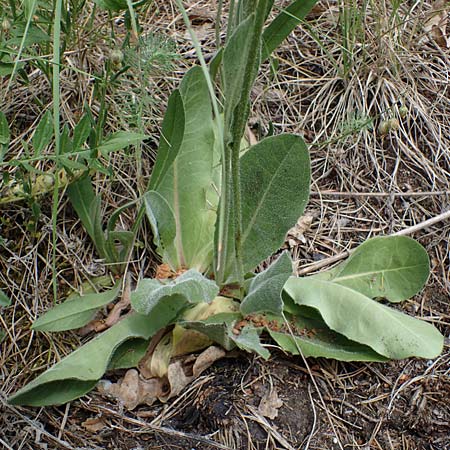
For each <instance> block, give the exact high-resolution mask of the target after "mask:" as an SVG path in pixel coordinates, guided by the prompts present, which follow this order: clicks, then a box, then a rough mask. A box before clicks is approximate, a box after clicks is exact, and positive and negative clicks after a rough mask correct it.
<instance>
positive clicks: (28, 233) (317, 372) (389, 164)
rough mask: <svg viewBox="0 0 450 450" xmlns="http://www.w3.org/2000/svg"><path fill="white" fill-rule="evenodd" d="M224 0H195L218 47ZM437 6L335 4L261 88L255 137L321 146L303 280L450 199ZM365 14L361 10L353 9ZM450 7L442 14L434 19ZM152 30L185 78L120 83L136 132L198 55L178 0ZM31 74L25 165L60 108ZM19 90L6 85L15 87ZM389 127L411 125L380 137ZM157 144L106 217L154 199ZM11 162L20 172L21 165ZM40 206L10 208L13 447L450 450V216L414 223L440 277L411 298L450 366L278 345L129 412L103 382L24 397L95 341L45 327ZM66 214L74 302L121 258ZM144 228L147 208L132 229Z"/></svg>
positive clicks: (101, 55)
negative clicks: (291, 350)
mask: <svg viewBox="0 0 450 450" xmlns="http://www.w3.org/2000/svg"><path fill="white" fill-rule="evenodd" d="M212 3H214V2H207V1H202V0H200V1H198V2H196V3H195V4H194V3H193V2H187V4H188V5H189V6H192V8H191V10H190V12H191V18H192V19H195V21H194V23H195V27H196V31H197V33H198V34H199V35H200V37H201V40H202V42H203V44H204V45H205V48H206V49H207V52H208V49H210V48H212V45H213V41H214V28H213V22H212V18H213V17H214V14H213V12H214V11H213V10H214V5H213V6H211V4H212ZM437 3H438V2H434V3H433V4H431V3H429V2H427V1H406V2H402V4H401V7H400V9H399V10H397V11H392V3H391V2H385V1H381V2H376V1H373V2H371V1H368V2H359V3H358V2H356V1H349V0H346V1H344V0H339V1H333V0H329V1H322V2H320V3H319V5H318V7H316V8H315V9H314V11H313V13H311V14H310V16H309V17H308V21H307V25H304V26H302V27H299V28H298V29H297V30H296V31H295V33H293V35H292V36H291V37H290V38H289V39H288V41H287V42H286V44H285V45H284V46H283V48H282V49H280V51H279V52H278V53H277V58H278V59H277V61H278V63H279V65H278V67H272V68H270V67H269V66H268V65H267V66H265V67H264V68H263V70H262V73H261V76H260V78H259V79H258V82H257V84H256V86H255V89H254V92H253V97H254V98H253V100H254V109H253V112H252V115H251V121H250V125H251V130H252V133H253V136H254V137H256V138H257V139H258V138H259V137H261V136H263V135H264V134H265V133H266V132H267V131H268V129H269V128H270V127H273V129H274V131H275V133H279V132H281V131H290V132H295V133H300V134H302V135H304V136H305V138H306V140H307V141H308V142H309V143H310V144H311V145H310V151H311V159H312V169H313V185H312V194H311V201H310V203H309V206H308V208H307V211H306V216H307V220H304V221H303V228H302V232H301V233H298V232H297V233H295V232H293V233H292V234H291V235H289V236H288V238H287V241H286V247H287V248H289V249H290V250H291V251H292V254H293V256H294V258H295V261H296V263H297V268H298V271H299V273H306V272H310V271H313V270H315V269H317V268H318V267H319V266H320V265H325V264H328V263H330V262H331V261H330V260H328V259H327V258H328V257H330V256H335V255H341V254H344V253H345V252H346V251H347V250H349V249H351V248H354V247H355V246H357V245H358V244H359V243H361V242H363V241H364V240H365V239H366V238H368V237H370V236H375V235H383V234H390V233H393V232H398V231H401V230H403V229H405V228H408V227H410V226H412V225H415V224H421V223H422V222H423V221H425V220H426V219H429V218H433V217H436V216H438V215H439V214H441V213H443V212H446V211H448V210H449V209H450V204H449V203H450V177H449V171H450V164H449V162H450V152H449V143H450V94H449V87H450V84H449V78H450V50H449V48H448V46H447V45H445V43H444V42H443V41H442V39H439V37H441V38H442V36H440V35H439V36H437V35H436V29H433V28H432V27H431V25H432V24H435V25H436V23H438V24H439V27H440V28H439V30H440V31H441V33H442V34H443V35H444V37H445V36H446V35H450V29H449V26H448V25H447V19H448V14H449V10H448V9H446V10H445V6H443V3H442V4H441V3H439V4H438V6H439V5H440V7H441V9H439V8H438V7H437V6H436V4H437ZM362 4H364V5H366V11H365V12H364V13H363V12H362ZM345 5H347V6H348V8H347V10H346V13H347V16H346V17H347V22H346V23H347V28H346V30H347V31H346V32H344V31H343V30H342V24H343V17H344V16H343V11H344V10H343V7H344V6H345ZM352 5H353V6H355V7H354V8H353V9H352V8H351V6H352ZM88 7H90V6H89V5H88V6H87V8H88ZM211 11H212V13H211ZM352 11H358V12H359V14H358V15H357V16H354V15H353V16H352V14H351V12H352ZM340 12H341V16H340V17H341V20H340V21H339V19H338V18H339V13H340ZM436 12H438V13H439V14H440V15H439V20H438V21H437V22H436V21H434V22H433V20H434V19H435V18H436V14H437V13H436ZM86 17H87V16H86ZM358 18H359V19H358ZM433 18H434V19H433ZM95 20H96V21H97V27H96V32H95V33H93V32H91V33H86V34H83V33H80V36H79V37H78V40H77V41H75V42H74V46H75V45H76V48H75V47H74V48H70V49H68V50H67V52H68V53H66V55H65V64H66V65H65V67H64V69H63V71H62V75H61V83H62V102H63V110H62V114H63V120H64V121H66V122H68V123H70V124H72V125H73V124H74V123H75V122H76V118H77V117H78V116H77V114H79V111H80V110H81V108H82V105H83V103H84V102H87V103H88V104H90V105H91V107H92V108H93V110H94V111H95V109H96V100H95V97H94V96H93V86H92V80H91V79H90V78H89V75H88V74H91V73H96V72H97V73H98V72H99V71H100V69H101V67H102V64H103V63H104V59H105V58H106V57H107V55H108V53H109V48H110V47H111V40H110V38H109V37H108V32H109V30H108V29H107V27H106V24H107V21H108V17H107V16H106V15H105V14H101V13H98V14H97V16H96V19H95ZM358 20H359V21H360V22H358ZM80 21H81V22H82V23H84V22H83V19H82V18H80ZM141 22H142V24H143V26H144V28H145V32H146V33H147V32H148V33H150V32H151V33H158V34H159V35H160V36H163V37H167V38H170V39H172V40H173V42H174V43H175V44H176V51H177V53H178V55H179V57H178V59H177V60H176V61H175V62H174V64H173V69H172V70H170V71H168V70H167V68H166V69H164V70H159V71H158V70H157V67H156V68H155V67H153V68H152V72H151V78H150V79H146V80H143V78H142V75H141V74H139V73H137V72H136V71H133V70H132V71H130V72H129V73H128V74H127V75H126V76H125V77H124V78H123V80H122V81H121V84H120V85H118V86H116V87H114V86H112V87H111V89H110V91H108V96H107V100H108V102H109V105H110V109H109V116H108V121H107V123H108V126H109V127H110V129H111V130H115V129H124V128H125V129H126V128H127V127H131V125H130V123H131V122H132V119H134V118H135V115H134V114H135V113H134V112H133V110H132V108H131V107H130V101H131V100H130V99H132V98H133V96H135V97H136V96H141V98H144V97H142V96H145V110H144V111H143V115H142V122H143V123H144V124H145V127H146V130H147V131H148V132H149V133H150V134H151V135H152V136H154V142H157V140H158V133H157V131H158V124H159V122H160V120H161V111H163V110H164V105H165V101H166V98H167V95H168V92H169V90H170V87H171V86H173V85H176V84H177V82H178V80H179V79H180V77H181V76H182V74H183V72H184V71H185V69H186V67H189V66H191V65H192V64H194V63H195V54H194V52H193V50H192V47H191V46H190V43H189V41H188V40H187V37H186V33H185V29H184V27H183V24H182V21H181V18H180V16H179V15H177V13H176V9H175V7H174V5H173V4H172V2H168V1H162V0H161V1H158V2H156V3H155V4H154V5H152V6H150V7H149V8H148V11H147V12H146V13H145V15H144V16H143V17H141ZM86 23H87V22H86ZM114 26H115V28H116V33H117V34H116V38H117V39H118V40H120V39H121V38H123V36H124V30H123V25H122V24H121V23H120V22H119V21H117V22H116V23H115V25H114ZM80 29H82V27H80ZM433 33H434V34H433ZM344 37H346V40H345V39H344ZM73 67H78V68H82V70H83V71H84V73H80V72H75V71H74V70H73ZM29 76H30V78H31V79H32V83H31V84H30V85H27V86H26V85H23V84H21V83H19V82H17V83H13V84H12V86H11V88H10V90H9V92H7V95H6V96H5V99H4V102H3V104H2V107H1V108H2V111H3V112H4V113H5V114H6V115H7V117H8V120H9V122H10V123H12V124H13V127H12V132H13V135H14V140H13V142H12V145H11V149H10V152H12V153H13V155H14V157H16V158H19V157H21V156H22V155H23V146H22V144H21V139H24V140H29V139H30V137H31V134H32V131H33V127H34V126H35V125H36V122H37V120H38V119H39V117H40V116H41V115H42V113H43V110H45V109H47V108H50V107H51V97H50V96H49V92H50V90H49V84H48V81H47V79H46V78H45V76H43V75H42V73H40V72H39V71H38V70H34V69H33V70H32V73H30V74H29ZM6 84H7V79H3V80H2V82H1V85H0V89H2V90H3V92H6ZM35 99H39V102H37V101H35ZM402 106H403V107H406V109H405V108H402ZM404 109H405V111H406V113H405V111H403V110H404ZM388 119H395V120H396V121H398V122H391V124H393V125H394V126H393V127H392V129H391V130H389V131H388V132H385V133H382V132H380V124H381V123H382V122H383V121H386V120H388ZM154 148H155V145H154V144H153V143H150V144H148V145H147V144H146V145H145V146H144V148H143V149H142V159H136V158H135V157H134V155H131V156H130V155H129V154H128V155H124V154H115V155H114V156H113V159H112V162H111V165H112V169H113V174H114V175H113V176H112V177H110V178H108V177H105V176H103V175H101V174H98V176H97V177H96V183H97V186H98V189H99V190H101V191H102V193H103V197H104V202H105V205H106V206H105V215H108V212H109V211H111V210H113V209H114V208H115V207H117V206H118V205H121V204H123V203H125V202H126V201H128V200H131V199H134V198H136V197H137V195H138V194H137V192H138V191H139V188H140V187H141V186H142V185H145V180H146V177H147V176H148V174H149V172H150V170H151V165H152V161H153V158H154V155H153V153H154ZM47 167H48V168H49V169H51V164H50V163H49V162H43V163H41V168H43V169H45V168H47ZM5 170H9V171H10V173H11V175H12V176H14V169H13V168H12V167H11V168H9V169H8V168H7V169H5ZM142 183H143V184H142ZM0 186H1V185H0ZM39 203H40V205H41V215H40V217H39V220H38V222H37V223H34V222H33V216H32V214H31V210H30V206H29V205H28V204H26V203H23V202H22V203H21V202H17V203H11V204H8V205H3V206H1V224H0V234H1V238H2V244H1V248H0V267H1V270H0V287H1V288H2V289H4V290H5V292H7V293H8V294H9V295H10V296H11V298H12V306H11V307H9V308H5V309H4V310H3V312H2V315H1V316H0V321H1V325H2V327H3V328H4V329H6V330H7V335H6V338H5V339H4V341H3V342H2V343H1V344H0V345H1V347H0V351H1V353H0V380H1V383H0V402H1V403H0V447H2V446H3V447H4V448H5V449H33V450H34V449H81V448H83V449H115V448H117V449H136V450H137V449H157V448H164V449H191V448H192V449H215V448H228V449H247V448H248V449H276V448H279V449H292V448H295V449H306V448H309V449H330V450H331V449H343V448H349V449H350V448H354V449H364V450H368V449H383V450H387V449H405V450H406V449H408V450H414V449H417V450H420V449H430V450H431V449H433V450H444V449H450V400H449V398H450V342H449V339H450V314H449V290H450V278H449V273H450V272H449V270H450V269H449V246H448V241H449V232H450V224H449V222H448V220H444V221H440V222H438V223H435V224H434V225H431V226H428V227H419V228H420V229H419V231H416V232H415V233H414V235H413V237H414V238H416V239H417V240H418V241H419V242H420V243H421V244H422V245H424V246H425V247H426V249H427V251H428V253H429V255H430V259H431V267H432V275H431V277H430V279H429V281H428V283H427V286H426V288H425V289H424V291H423V292H422V293H421V294H420V295H418V296H416V297H415V298H413V299H412V300H409V301H407V302H405V303H403V304H402V305H401V306H400V307H401V308H402V309H403V310H404V311H405V312H408V313H410V314H413V315H415V316H418V317H422V318H423V319H424V320H427V321H429V322H432V323H434V324H435V325H436V326H437V327H438V328H439V329H440V330H441V332H442V333H443V334H444V335H445V337H446V341H445V348H444V352H443V354H442V355H441V356H440V357H439V358H437V359H436V360H433V361H423V360H415V359H410V360H406V361H392V362H389V363H386V364H364V363H340V362H336V361H328V360H324V359H319V360H308V361H303V360H302V359H301V358H292V357H289V356H287V355H284V354H282V353H281V352H278V353H277V351H275V352H274V354H275V356H274V357H273V358H272V360H271V361H269V362H264V361H262V360H260V359H258V358H255V357H253V356H250V355H248V354H244V353H239V354H234V355H230V357H229V358H226V359H224V360H222V361H220V362H218V363H216V364H215V365H214V366H213V367H212V368H211V369H209V370H208V372H207V373H206V374H204V375H202V376H201V377H200V378H199V379H197V380H196V381H195V382H194V383H193V384H192V385H191V386H189V387H188V388H187V389H186V390H185V391H184V392H183V394H182V395H181V396H180V397H178V398H176V399H174V400H172V401H171V402H169V403H168V404H164V405H162V404H157V405H155V406H153V407H145V408H144V407H141V408H138V409H136V410H135V411H133V412H129V411H126V410H123V409H122V408H121V407H120V405H118V404H117V403H115V402H114V401H111V400H109V399H107V398H104V397H102V396H101V395H100V394H98V393H97V392H96V391H93V392H92V393H91V394H89V395H87V396H85V397H83V398H82V399H80V400H78V401H74V402H72V403H70V404H68V405H65V406H61V407H48V408H41V409H39V408H15V407H11V406H9V405H8V404H7V403H6V401H5V399H6V397H7V396H8V395H10V394H12V393H13V392H15V391H16V390H17V389H18V388H19V387H21V386H22V385H23V384H24V383H25V382H27V381H29V380H30V379H32V378H33V377H34V376H35V375H36V374H37V373H40V372H41V371H42V370H44V369H45V368H46V367H48V366H49V365H51V364H52V363H53V362H54V361H57V360H59V359H60V358H61V357H62V356H64V355H65V354H67V353H69V352H70V351H71V350H72V349H73V348H74V347H76V346H78V345H79V343H80V338H79V337H78V336H77V335H76V334H75V333H61V334H57V335H54V334H52V335H50V334H45V333H39V334H37V333H35V332H32V331H31V330H30V324H31V323H32V322H33V320H34V319H35V318H36V317H37V316H39V314H40V313H41V312H42V311H44V310H47V309H48V308H49V307H50V306H51V304H52V302H53V297H52V272H51V258H52V256H51V255H52V227H51V211H50V207H49V204H50V200H49V198H48V197H43V198H40V199H39ZM59 212H60V215H59V216H58V224H57V227H58V228H57V237H58V240H57V267H58V275H57V277H58V286H59V287H58V289H59V292H58V294H59V296H60V298H61V299H63V298H64V297H65V295H66V294H67V292H68V291H69V290H70V289H71V288H75V289H76V288H77V287H79V286H80V284H81V283H82V282H84V281H86V280H87V279H89V278H90V277H92V276H95V275H98V274H102V273H106V272H107V268H105V267H104V265H102V263H101V261H99V260H98V259H96V255H95V254H94V251H93V248H92V245H91V244H90V242H89V239H88V238H87V236H86V234H85V232H84V231H83V229H82V228H81V226H80V223H79V222H78V221H77V219H76V217H75V215H74V213H73V211H72V210H71V208H70V207H69V205H68V204H67V201H66V198H65V197H64V196H61V202H60V206H59ZM133 220H134V216H133V212H130V213H129V216H125V217H124V219H123V223H122V225H123V226H124V227H127V226H129V225H130V224H132V222H133ZM146 236H147V235H146V233H145V230H143V231H142V234H141V236H140V242H142V244H143V245H142V248H140V249H138V250H137V251H136V252H135V255H134V260H133V261H132V262H131V263H130V272H131V273H132V274H133V275H134V276H138V275H139V274H149V273H152V271H153V270H154V267H155V264H156V261H155V258H154V256H153V255H152V253H151V252H150V251H148V250H145V248H149V245H148V242H147V237H146ZM114 376H118V375H111V377H114ZM277 397H278V402H277ZM268 398H269V399H272V402H275V403H276V404H277V405H278V416H277V417H276V418H274V419H270V418H267V417H264V415H263V414H262V413H261V408H260V404H261V401H263V400H267V399H268ZM280 405H281V406H280ZM3 447H2V448H3Z"/></svg>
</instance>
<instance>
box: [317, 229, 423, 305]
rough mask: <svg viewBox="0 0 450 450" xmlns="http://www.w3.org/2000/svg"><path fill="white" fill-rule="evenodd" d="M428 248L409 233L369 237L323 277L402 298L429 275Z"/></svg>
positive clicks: (372, 294) (372, 293) (365, 291)
mask: <svg viewBox="0 0 450 450" xmlns="http://www.w3.org/2000/svg"><path fill="white" fill-rule="evenodd" d="M429 266H430V263H429V258H428V254H427V252H426V251H425V249H424V248H423V247H422V246H421V245H420V244H419V243H418V242H416V241H415V240H414V239H411V238H409V237H406V236H385V237H376V238H372V239H369V240H368V241H366V242H364V243H363V244H361V245H360V246H359V247H358V248H357V249H356V250H355V252H354V253H352V254H351V255H350V257H349V258H348V259H347V260H346V261H345V262H343V263H342V264H340V265H339V266H337V267H335V268H333V269H332V270H331V271H329V272H324V273H321V274H319V277H320V278H321V279H324V280H327V281H331V282H333V283H337V284H341V285H342V286H347V287H349V288H351V289H354V290H355V291H358V292H360V293H361V294H364V295H366V296H367V297H371V298H375V297H383V298H386V299H388V300H389V301H391V302H400V301H402V300H405V299H407V298H410V297H412V296H413V295H415V294H417V292H419V291H420V289H422V288H423V286H424V284H425V283H426V281H427V279H428V274H429Z"/></svg>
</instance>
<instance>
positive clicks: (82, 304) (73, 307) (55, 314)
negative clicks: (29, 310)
mask: <svg viewBox="0 0 450 450" xmlns="http://www.w3.org/2000/svg"><path fill="white" fill-rule="evenodd" d="M120 286H121V285H120V282H118V283H116V285H115V286H114V288H113V289H110V290H109V291H105V292H102V293H100V294H99V293H92V294H87V295H79V296H78V297H75V298H71V299H70V300H66V301H65V302H64V303H61V304H60V305H57V306H55V307H54V308H52V309H51V310H50V311H47V312H46V313H45V314H44V315H43V316H41V317H39V319H37V320H36V321H35V322H34V324H33V327H32V328H33V330H37V331H65V330H73V329H76V328H81V327H82V326H84V325H86V324H87V323H88V322H90V321H91V320H92V319H93V318H94V316H95V313H96V312H97V311H98V310H99V309H100V308H101V307H102V306H105V305H107V304H108V303H111V302H112V301H114V300H115V299H116V298H117V296H118V295H119V292H120Z"/></svg>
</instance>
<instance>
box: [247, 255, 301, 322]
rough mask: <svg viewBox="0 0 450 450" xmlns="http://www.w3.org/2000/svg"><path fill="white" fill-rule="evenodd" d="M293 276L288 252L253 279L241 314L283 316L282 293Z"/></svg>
mask: <svg viewBox="0 0 450 450" xmlns="http://www.w3.org/2000/svg"><path fill="white" fill-rule="evenodd" d="M291 275H292V261H291V258H290V256H289V253H288V252H283V253H282V255H281V256H280V257H279V258H278V259H277V260H276V261H275V262H274V263H273V264H271V265H270V266H269V267H268V268H267V269H266V270H264V271H263V272H261V273H259V274H258V275H256V276H255V277H254V278H253V279H252V281H251V283H250V287H249V290H248V294H247V296H246V297H245V298H244V300H243V301H242V303H241V313H242V314H243V315H244V316H246V315H248V314H255V313H260V312H271V313H273V314H278V315H281V314H282V312H283V300H282V298H281V292H282V290H283V286H284V285H285V283H286V281H287V280H288V279H289V277H290V276H291Z"/></svg>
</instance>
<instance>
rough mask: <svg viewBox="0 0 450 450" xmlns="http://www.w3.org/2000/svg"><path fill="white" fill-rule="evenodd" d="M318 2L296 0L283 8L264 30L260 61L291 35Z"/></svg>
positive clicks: (315, 0)
mask: <svg viewBox="0 0 450 450" xmlns="http://www.w3.org/2000/svg"><path fill="white" fill-rule="evenodd" d="M317 1H318V0H296V1H294V2H292V3H291V4H290V5H289V6H288V7H287V8H284V9H283V10H282V11H281V12H280V13H279V14H278V16H277V17H275V19H274V20H273V22H272V23H271V24H270V25H269V26H268V27H267V28H266V29H265V30H264V33H263V46H262V58H261V59H262V61H264V60H266V59H267V58H268V57H269V56H270V55H271V53H272V52H273V51H274V50H275V49H276V48H277V47H278V46H279V45H280V44H281V43H282V42H283V41H284V40H285V39H286V38H287V37H288V36H289V34H291V32H292V30H294V28H295V27H296V26H297V25H298V24H299V23H300V22H301V21H302V20H303V19H304V18H305V17H306V15H307V14H308V13H309V12H310V11H311V9H312V7H313V6H314V5H315V4H316V3H317Z"/></svg>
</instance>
